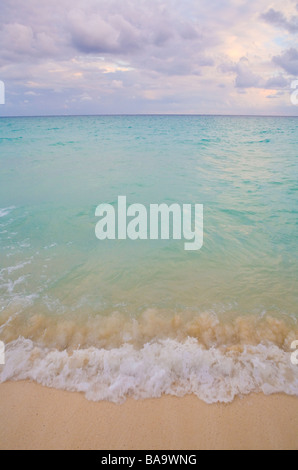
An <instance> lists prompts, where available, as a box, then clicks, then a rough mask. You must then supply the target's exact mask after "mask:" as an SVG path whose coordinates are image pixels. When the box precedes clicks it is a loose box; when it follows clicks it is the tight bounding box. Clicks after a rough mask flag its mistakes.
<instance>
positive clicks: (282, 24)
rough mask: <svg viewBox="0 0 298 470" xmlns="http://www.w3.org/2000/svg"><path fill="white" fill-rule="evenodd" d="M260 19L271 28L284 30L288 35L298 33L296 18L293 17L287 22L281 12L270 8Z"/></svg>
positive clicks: (297, 18)
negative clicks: (270, 25) (271, 26)
mask: <svg viewBox="0 0 298 470" xmlns="http://www.w3.org/2000/svg"><path fill="white" fill-rule="evenodd" d="M296 7H297V5H296ZM261 18H262V19H263V20H265V21H266V23H268V24H272V25H273V26H277V27H278V28H282V29H285V30H287V31H288V32H289V33H292V34H294V33H297V32H298V17H297V16H293V17H292V18H291V19H290V20H287V18H286V17H285V15H284V14H283V13H282V12H280V11H277V10H274V9H273V8H270V10H268V11H267V13H263V14H262V15H261Z"/></svg>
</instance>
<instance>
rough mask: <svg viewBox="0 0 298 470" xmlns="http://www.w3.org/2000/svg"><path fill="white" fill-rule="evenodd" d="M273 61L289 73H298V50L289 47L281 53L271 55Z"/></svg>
mask: <svg viewBox="0 0 298 470" xmlns="http://www.w3.org/2000/svg"><path fill="white" fill-rule="evenodd" d="M273 62H274V63H275V64H276V65H279V66H280V67H282V68H283V69H284V70H285V71H286V72H288V73H289V74H291V75H296V76H297V75H298V51H297V49H294V48H291V49H288V50H286V51H285V52H284V53H283V54H281V55H279V56H275V57H273Z"/></svg>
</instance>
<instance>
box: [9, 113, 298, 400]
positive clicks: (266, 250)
mask: <svg viewBox="0 0 298 470" xmlns="http://www.w3.org/2000/svg"><path fill="white" fill-rule="evenodd" d="M297 138H298V121H297V119H296V118H271V117H270V118H261V117H259V118H253V117H199V116H198V117H197V116H118V117H117V116H114V117H51V118H2V119H1V120H0V166H1V172H0V234H1V236H0V252H1V262H0V312H1V313H0V327H1V328H0V339H1V340H2V341H4V342H5V344H6V350H7V354H6V356H7V362H6V366H5V367H2V376H1V375H0V378H1V380H7V379H8V378H14V379H20V378H31V379H33V380H37V381H39V382H41V383H44V384H45V385H50V386H56V387H58V388H66V389H70V390H80V391H84V392H86V395H87V397H88V398H90V399H111V400H114V401H119V400H120V399H123V397H125V396H127V395H132V396H135V397H136V398H139V397H144V396H159V395H160V394H162V393H174V394H183V393H190V392H194V393H196V394H197V395H198V396H200V397H201V398H203V399H205V401H217V400H220V401H229V400H230V399H232V398H233V397H234V396H235V395H237V394H238V393H248V392H250V391H255V390H259V389H261V390H263V391H265V392H266V393H267V392H268V393H271V392H274V391H281V390H282V391H285V392H287V393H295V394H296V393H297V390H298V382H297V367H296V368H295V367H294V366H293V365H292V364H291V362H290V353H289V351H290V344H291V341H294V340H295V339H298V328H297V317H298V315H297V314H298V312H297V300H298V299H297V292H298V289H297V279H298V256H297V240H298V222H297V220H298V219H297V212H298V202H297V201H298V200H297V175H298V158H297V157H298V155H297V153H298V152H297ZM120 195H126V196H127V200H128V204H133V203H141V204H144V205H145V206H147V207H149V205H150V204H154V203H155V204H156V203H158V204H160V203H166V204H168V205H170V204H172V203H178V204H181V205H182V204H187V203H188V204H204V246H203V248H202V249H201V250H200V251H197V252H186V251H185V250H184V247H183V242H182V241H177V240H169V241H134V242H133V241H128V240H121V241H104V242H101V241H99V240H98V239H97V238H96V237H95V226H96V223H97V222H98V219H97V218H96V217H95V210H96V207H97V206H98V205H99V204H101V203H109V204H112V205H114V206H115V207H116V205H117V199H118V196H120ZM1 325H2V326H1ZM248 347H249V348H255V349H254V350H253V351H252V349H250V351H249V352H248V351H247V350H246V348H248ZM148 348H149V350H148ZM231 348H232V349H233V348H234V349H233V352H232V353H231V352H230V351H231ZM262 348H263V349H262ZM264 348H265V349H264ZM272 348H273V349H274V354H275V355H276V357H278V359H276V361H275V362H274V364H275V365H274V367H273V364H272V354H273V352H272V351H273V350H272ZM37 350H38V353H37V352H36V351H37ZM32 351H35V353H36V355H37V356H36V357H35V356H34V358H32ZM174 351H176V352H177V351H179V354H178V353H177V354H178V356H177V357H176V356H175V352H174ZM190 351H191V353H190ZM235 351H237V353H236V352H235ZM264 351H265V352H264ZM269 351H270V353H269ZM230 354H236V356H237V357H235V358H234V357H230ZM268 354H269V356H270V358H271V359H270V361H271V362H270V364H268ZM53 355H54V356H55V357H54V359H53ZM74 355H76V360H75V361H74ZM115 355H116V356H115ZM163 355H164V359H161V357H163ZM214 355H215V356H216V355H220V356H218V357H217V356H216V357H215V356H214ZM264 355H265V356H264ZM103 356H104V359H103ZM174 356H175V360H174V359H173V358H174ZM115 357H116V358H117V359H115ZM256 357H258V361H259V362H260V363H263V364H265V366H266V368H267V371H268V370H269V371H270V373H269V372H268V374H269V376H270V380H269V379H268V374H267V375H266V377H263V376H262V377H261V379H260V378H259V379H257V378H256V376H255V366H253V367H252V366H251V364H252V362H251V361H253V364H255V359H254V358H256ZM83 358H84V359H83ZM95 358H96V359H95ZM158 358H159V359H158ZM169 358H172V359H171V360H172V361H173V363H172V362H171V366H170V365H169V364H168V361H169ZM181 358H183V360H182V359H181ZM103 360H104V361H107V362H108V363H109V361H111V364H110V363H109V364H110V365H109V367H108V369H107V370H105V368H104V367H103V365H102V361H103ZM61 361H62V362H63V367H62V366H61ZM70 361H74V362H75V364H76V365H74V366H73V367H72V368H71V366H70ZM76 361H77V362H76ZM86 361H87V362H86ZM92 361H93V362H92ZM181 361H182V362H181ZM189 361H191V365H190V363H189ZM227 361H228V362H227ZM262 361H263V362H262ZM115 362H116V363H117V364H118V366H117V367H116V366H115V365H114V366H115V367H116V369H115V370H114V368H113V367H114V366H113V364H114V363H115ZM105 363H106V362H105ZM145 363H146V367H147V369H148V370H150V371H151V373H150V375H151V376H152V370H154V371H158V372H156V374H157V375H156V383H155V385H154V387H153V386H152V384H151V382H150V383H149V382H148V380H149V378H146V377H143V375H142V374H141V373H140V374H139V375H138V373H137V372H136V368H137V364H139V367H140V370H143V369H144V364H145ZM215 363H216V364H217V363H221V364H226V366H227V364H229V366H227V367H228V368H231V367H232V365H233V367H235V370H236V371H239V374H240V369H241V370H242V369H243V368H244V370H245V373H246V374H247V377H246V379H244V378H243V376H242V375H243V374H242V372H241V374H242V375H241V378H240V376H239V375H237V372H235V371H234V373H233V374H232V376H233V377H234V375H235V374H236V377H237V380H236V379H235V378H234V379H233V380H234V382H233V381H232V380H231V374H227V373H226V372H223V370H224V366H222V369H221V368H220V367H219V366H218V365H217V366H216V367H217V368H215V369H214V367H213V365H214V364H215ZM78 364H79V365H78ZM82 364H85V365H82ZM86 364H87V365H86ZM173 364H174V365H175V366H173ZM176 364H177V370H176V369H175V367H176ZM187 364H188V365H187ZM212 364H213V365H212ZM239 364H242V366H241V367H240V365H239ZM122 366H123V367H124V369H125V374H123V370H122ZM61 367H62V369H61ZM134 367H135V368H134ZM169 367H170V369H168V368H169ZM173 367H174V369H175V374H174V378H170V377H171V374H172V373H173V372H170V371H172V370H173ZM251 367H252V368H251ZM69 368H71V372H69ZM152 368H153V369H152ZM66 369H67V371H68V372H67V373H66ZM132 369H133V370H132ZM182 370H183V373H182ZM229 370H230V369H229ZM252 371H253V372H252ZM203 372H204V374H203ZM0 373H1V369H0ZM67 374H68V375H67ZM201 374H203V376H204V378H202V376H201ZM206 374H207V375H208V380H209V382H208V380H207V379H206ZM212 374H213V375H212ZM258 374H259V375H260V373H259V372H258ZM272 374H273V375H272ZM153 375H154V374H153ZM259 375H258V377H259ZM160 376H162V377H163V379H158V377H160ZM148 377H149V376H148ZM190 377H192V378H193V382H192V380H190ZM219 377H220V379H219ZM285 377H287V379H285ZM206 380H207V382H208V383H209V386H208V387H207V389H206V386H205V385H204V384H205V382H206ZM221 381H222V382H221ZM218 382H220V383H221V385H222V386H221V387H219V386H218V385H215V384H218ZM232 382H233V384H232ZM177 383H179V384H180V385H179V390H177V389H175V386H176V385H175V386H174V384H177ZM189 383H191V384H192V385H191V386H190V385H189ZM86 384H87V385H86ZM117 384H118V385H117ZM119 384H121V386H120V385H119ZM187 384H188V385H187ZM240 384H241V385H240ZM268 384H269V385H268ZM189 387H190V388H189ZM270 387H271V388H270ZM214 389H216V390H215V391H214Z"/></svg>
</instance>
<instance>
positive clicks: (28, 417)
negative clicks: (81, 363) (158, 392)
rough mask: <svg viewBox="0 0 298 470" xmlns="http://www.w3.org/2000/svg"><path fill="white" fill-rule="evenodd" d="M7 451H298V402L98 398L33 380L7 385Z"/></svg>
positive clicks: (0, 428) (1, 409) (1, 401)
mask: <svg viewBox="0 0 298 470" xmlns="http://www.w3.org/2000/svg"><path fill="white" fill-rule="evenodd" d="M0 423H1V424H0V449H1V450H4V449H97V450H102V449H105V450H165V449H167V450H202V449H295V450H297V449H298V432H297V431H298V400H297V398H296V397H290V396H286V395H272V396H264V395H262V394H260V395H250V396H248V397H245V398H244V399H240V398H237V399H236V400H235V401H234V402H233V403H232V404H229V405H223V404H219V405H207V404H206V403H204V402H202V401H200V400H199V399H197V398H196V397H194V396H187V397H185V398H174V397H163V398H161V399H155V400H153V399H150V400H145V401H134V400H128V401H127V402H126V403H125V404H123V405H114V404H111V403H107V402H99V403H93V402H89V401H87V400H86V399H85V398H84V396H83V395H82V394H78V393H69V392H64V391H58V390H54V389H49V388H45V387H42V386H40V385H36V384H34V383H29V382H16V383H15V382H9V383H5V384H1V385H0Z"/></svg>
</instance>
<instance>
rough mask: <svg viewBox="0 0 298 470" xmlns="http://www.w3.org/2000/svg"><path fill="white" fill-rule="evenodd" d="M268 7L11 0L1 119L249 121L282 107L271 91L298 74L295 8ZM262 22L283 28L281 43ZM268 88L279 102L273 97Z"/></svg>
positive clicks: (165, 0) (259, 3)
mask: <svg viewBox="0 0 298 470" xmlns="http://www.w3.org/2000/svg"><path fill="white" fill-rule="evenodd" d="M276 1H277V0H276ZM268 2H269V0H250V1H249V2H243V1H242V0H229V2H227V1H222V0H213V2H197V1H196V0H183V2H181V1H179V0H84V2H83V3H82V1H81V0H51V1H48V2H41V1H40V0H27V1H26V2H24V0H4V1H3V2H2V5H1V17H0V43H1V48H0V80H4V81H5V83H6V89H7V100H6V101H7V104H6V106H5V108H4V107H1V108H0V112H1V113H3V112H7V110H8V111H9V112H10V113H11V114H18V112H19V110H20V109H21V110H22V111H21V112H22V113H25V114H27V113H29V114H30V113H32V114H38V113H39V112H40V113H42V112H53V113H54V114H59V113H64V112H65V109H67V112H69V113H74V114H75V113H80V114H81V113H85V112H86V113H122V112H124V113H130V112H132V113H139V112H140V113H146V112H149V113H151V112H158V113H160V112H161V113H162V112H164V113H166V112H178V113H183V112H192V113H212V112H213V113H217V112H219V113H221V114H223V113H229V114H230V113H241V114H243V113H245V112H246V110H251V109H252V107H254V110H253V111H252V112H254V113H258V111H259V110H260V109H261V108H262V106H263V107H264V108H265V109H267V108H266V107H268V101H272V102H274V106H276V107H278V106H285V105H284V101H282V98H279V95H277V94H275V95H274V93H275V92H277V91H278V90H281V89H286V88H287V87H288V86H289V77H288V74H291V75H293V74H294V75H297V73H296V72H297V59H296V56H295V52H296V49H295V44H293V36H292V35H289V34H287V32H296V29H295V28H296V16H295V15H296V14H297V12H296V3H297V1H295V2H293V0H284V1H283V11H277V10H276V9H275V10H274V9H273V8H271V9H269V10H268V6H269V5H270V4H268ZM274 2H275V0H274ZM272 5H274V3H272ZM270 6H271V5H270ZM278 10H279V8H278ZM264 12H265V13H264ZM260 18H261V19H260ZM264 21H266V22H267V23H268V24H271V25H273V26H277V27H279V28H280V29H281V30H282V31H281V32H280V31H278V36H276V30H275V29H274V28H264ZM291 41H292V42H291ZM285 49H286V51H285ZM272 57H273V60H272ZM280 69H282V73H279V74H278V70H280ZM280 72H281V70H280ZM294 72H295V73H294ZM264 89H270V90H271V93H272V95H274V96H277V98H276V99H275V100H266V99H265V96H266V95H265V93H264V92H263V91H264ZM241 92H242V93H241ZM26 93H27V94H26ZM28 93H30V94H28ZM267 94H268V93H267ZM254 97H255V98H254ZM26 98H28V101H29V103H27V104H26V107H25V108H24V100H25V99H26ZM29 98H30V99H29ZM276 109H277V108H276ZM282 109H284V108H282ZM290 111H292V108H291V110H290ZM264 112H266V113H267V111H264ZM280 112H281V111H280V110H278V111H277V113H280Z"/></svg>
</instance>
